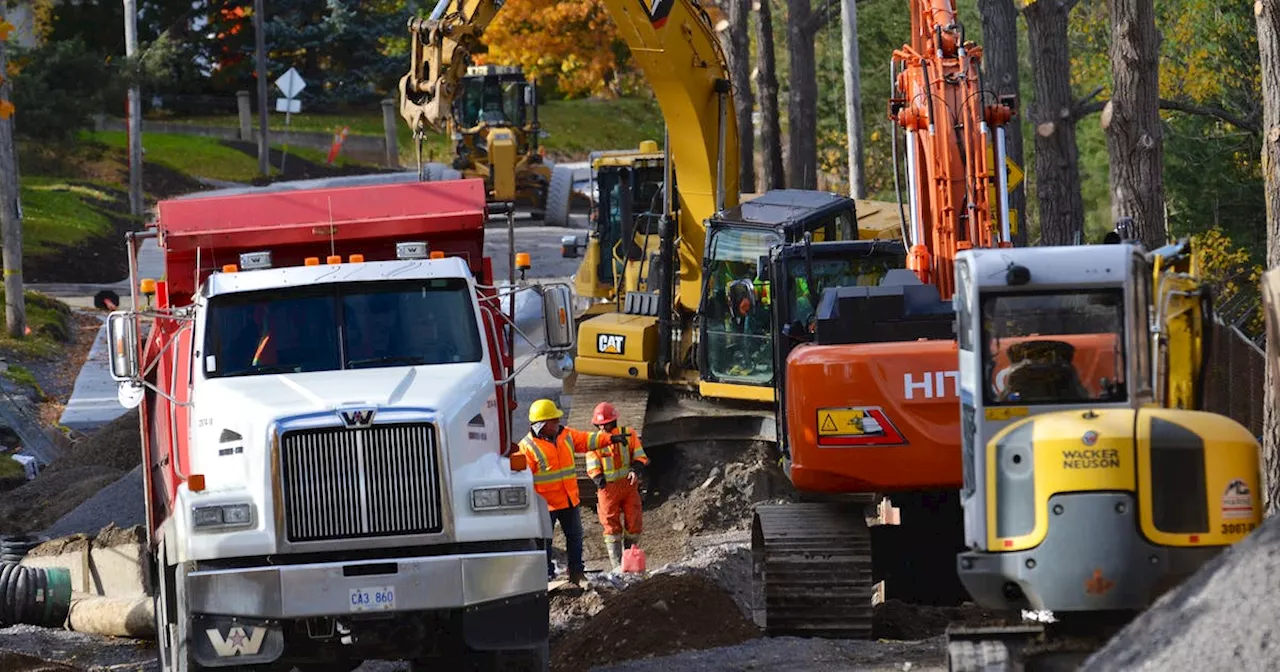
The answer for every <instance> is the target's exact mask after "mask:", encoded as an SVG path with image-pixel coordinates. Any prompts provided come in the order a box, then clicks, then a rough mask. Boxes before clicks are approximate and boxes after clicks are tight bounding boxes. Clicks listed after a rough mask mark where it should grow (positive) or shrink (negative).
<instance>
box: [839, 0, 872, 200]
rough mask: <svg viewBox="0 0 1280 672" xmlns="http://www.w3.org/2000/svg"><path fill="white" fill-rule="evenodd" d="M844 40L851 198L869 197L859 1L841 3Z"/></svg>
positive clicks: (844, 0)
mask: <svg viewBox="0 0 1280 672" xmlns="http://www.w3.org/2000/svg"><path fill="white" fill-rule="evenodd" d="M840 24H841V26H840V40H841V43H842V46H843V51H844V108H845V109H844V113H845V133H846V134H848V136H849V138H848V142H849V195H850V196H851V197H853V198H866V197H867V171H866V165H864V160H863V157H864V156H865V155H866V151H865V149H864V144H863V142H864V136H863V133H862V58H861V57H860V56H859V54H858V5H857V3H856V1H855V0H841V2H840Z"/></svg>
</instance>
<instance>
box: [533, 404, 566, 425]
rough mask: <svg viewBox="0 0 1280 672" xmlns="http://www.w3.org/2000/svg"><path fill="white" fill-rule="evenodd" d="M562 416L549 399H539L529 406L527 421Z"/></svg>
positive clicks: (539, 420)
mask: <svg viewBox="0 0 1280 672" xmlns="http://www.w3.org/2000/svg"><path fill="white" fill-rule="evenodd" d="M562 416H564V413H563V412H561V410H560V409H558V408H556V405H555V402H553V401H551V400H550V399H539V400H537V401H535V402H533V404H532V405H531V406H529V422H542V421H544V420H550V419H552V418H559V417H562Z"/></svg>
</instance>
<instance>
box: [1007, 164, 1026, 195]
mask: <svg viewBox="0 0 1280 672" xmlns="http://www.w3.org/2000/svg"><path fill="white" fill-rule="evenodd" d="M1004 165H1005V167H1006V168H1008V169H1009V186H1008V191H1009V193H1011V194H1012V193H1013V190H1014V189H1017V188H1018V185H1019V184H1022V177H1023V175H1022V169H1021V168H1019V167H1018V164H1016V163H1014V162H1013V159H1011V158H1009V157H1007V156H1006V157H1004Z"/></svg>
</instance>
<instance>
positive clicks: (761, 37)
mask: <svg viewBox="0 0 1280 672" xmlns="http://www.w3.org/2000/svg"><path fill="white" fill-rule="evenodd" d="M770 1H771V0H760V8H759V12H760V15H759V16H757V17H756V18H757V21H756V30H757V31H758V32H757V34H756V42H757V44H756V49H758V50H759V54H758V57H759V59H760V65H759V71H758V72H757V73H756V76H757V77H758V81H757V82H756V86H757V88H759V90H760V123H761V125H762V127H761V129H760V136H761V137H760V140H761V145H762V146H763V149H764V188H763V189H761V191H768V190H770V189H782V188H783V187H785V186H786V177H785V173H783V171H782V126H781V122H780V120H779V119H780V115H779V113H778V68H777V60H776V55H775V53H774V50H773V11H772V10H771V9H770V7H769V3H770Z"/></svg>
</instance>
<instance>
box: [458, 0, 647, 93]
mask: <svg viewBox="0 0 1280 672" xmlns="http://www.w3.org/2000/svg"><path fill="white" fill-rule="evenodd" d="M483 41H484V43H485V44H486V45H487V46H488V53H487V54H483V55H477V56H476V57H475V61H476V62H477V63H495V64H501V65H518V66H520V67H521V68H523V69H524V71H525V75H526V76H527V77H529V78H530V79H535V80H538V81H545V80H546V79H549V78H553V79H554V81H555V83H556V86H557V88H559V89H560V92H561V93H562V94H564V95H565V96H569V97H577V96H601V97H609V98H616V97H618V96H622V95H627V94H629V93H632V92H634V91H635V89H636V88H637V85H638V84H639V78H638V77H636V75H635V72H634V67H633V65H632V61H631V52H630V51H629V50H628V49H627V47H626V44H625V43H624V42H623V41H622V40H621V39H620V38H619V37H618V34H617V29H616V28H615V26H614V24H613V19H612V18H611V17H610V16H609V12H608V10H606V9H605V7H604V3H602V2H601V1H600V0H585V1H583V2H560V1H558V0H508V2H507V3H506V5H504V6H503V8H502V11H501V12H500V13H499V14H498V17H497V18H496V19H494V21H493V23H492V24H491V25H490V26H489V29H488V30H486V31H485V34H484V38H483Z"/></svg>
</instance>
